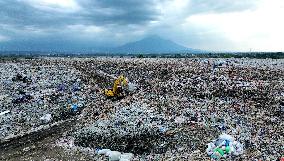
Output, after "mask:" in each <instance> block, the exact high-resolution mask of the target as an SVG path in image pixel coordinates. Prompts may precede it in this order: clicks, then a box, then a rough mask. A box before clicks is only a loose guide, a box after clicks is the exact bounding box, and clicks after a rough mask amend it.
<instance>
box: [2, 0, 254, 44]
mask: <svg viewBox="0 0 284 161" xmlns="http://www.w3.org/2000/svg"><path fill="white" fill-rule="evenodd" d="M39 1H40V0H38V1H37V0H0V7H1V9H0V38H1V39H2V41H1V39H0V50H1V45H2V48H3V47H5V46H6V48H13V47H15V48H19V49H23V48H25V49H27V50H28V49H34V50H35V49H36V50H38V49H41V48H45V49H49V48H50V49H51V48H54V49H60V48H62V49H63V48H69V49H71V48H72V47H74V46H76V48H78V50H79V48H80V47H82V46H85V47H86V48H87V47H88V48H91V47H92V46H95V45H99V46H101V45H102V44H107V45H108V46H110V45H118V44H119V45H120V44H122V43H125V42H127V41H132V40H137V39H141V38H143V37H144V36H146V35H147V34H159V35H161V36H162V37H166V38H168V39H174V40H175V41H177V42H179V43H181V44H182V43H183V42H184V43H186V44H196V46H198V45H199V44H202V42H205V41H204V39H200V36H199V35H198V34H196V33H198V32H199V31H200V27H193V26H192V25H189V26H188V28H186V29H181V26H182V24H183V23H184V22H185V21H186V18H187V17H189V16H191V15H195V14H206V13H227V12H238V11H244V10H253V9H254V8H255V7H256V6H257V5H256V3H258V2H259V0H238V1H233V0H188V3H186V2H187V0H184V1H181V2H180V4H185V5H184V6H182V9H181V10H179V9H178V8H177V9H176V8H175V5H174V3H175V1H174V0H75V2H76V4H78V10H74V11H73V10H72V9H71V10H70V11H69V10H68V11H65V10H64V6H63V7H62V6H61V7H60V6H59V7H58V6H56V5H50V6H48V7H47V8H44V7H43V8H42V6H37V5H35V4H36V3H38V2H39ZM180 4H179V5H180ZM171 5H173V6H171ZM179 5H177V6H179ZM67 8H68V7H67ZM153 22H154V23H153ZM96 27H97V29H98V32H96ZM208 28H210V27H208ZM206 30H207V28H206ZM213 36H215V37H216V39H218V38H220V37H221V35H220V36H218V35H213ZM213 36H212V37H213ZM206 39H207V40H208V39H210V40H212V41H213V40H214V41H215V38H214V39H212V38H210V37H209V38H206ZM221 39H224V40H225V38H223V37H221ZM4 41H6V42H4ZM7 41H9V42H7ZM206 42H207V41H206ZM76 44H77V45H76ZM203 44H204V43H203ZM184 45H185V44H184Z"/></svg>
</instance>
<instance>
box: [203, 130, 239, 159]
mask: <svg viewBox="0 0 284 161" xmlns="http://www.w3.org/2000/svg"><path fill="white" fill-rule="evenodd" d="M206 152H207V154H208V155H210V156H211V158H212V159H221V158H226V157H228V156H230V155H241V154H243V146H242V145H241V143H239V142H237V141H235V140H234V138H233V137H232V136H230V135H227V134H222V135H220V136H219V138H218V139H217V140H213V142H211V143H209V144H208V147H207V149H206Z"/></svg>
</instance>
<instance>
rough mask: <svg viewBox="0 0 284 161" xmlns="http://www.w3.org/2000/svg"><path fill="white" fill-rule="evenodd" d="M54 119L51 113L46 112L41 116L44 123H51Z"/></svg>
mask: <svg viewBox="0 0 284 161" xmlns="http://www.w3.org/2000/svg"><path fill="white" fill-rule="evenodd" d="M51 119H52V116H51V114H45V115H44V116H42V117H40V120H41V121H42V123H45V124H47V123H49V122H50V121H51Z"/></svg>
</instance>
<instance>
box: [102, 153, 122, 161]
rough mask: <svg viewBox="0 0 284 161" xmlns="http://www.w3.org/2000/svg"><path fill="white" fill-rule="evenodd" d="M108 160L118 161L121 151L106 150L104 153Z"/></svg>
mask: <svg viewBox="0 0 284 161" xmlns="http://www.w3.org/2000/svg"><path fill="white" fill-rule="evenodd" d="M106 156H108V160H109V161H119V159H120V156H121V153H120V152H119V151H108V152H107V153H106Z"/></svg>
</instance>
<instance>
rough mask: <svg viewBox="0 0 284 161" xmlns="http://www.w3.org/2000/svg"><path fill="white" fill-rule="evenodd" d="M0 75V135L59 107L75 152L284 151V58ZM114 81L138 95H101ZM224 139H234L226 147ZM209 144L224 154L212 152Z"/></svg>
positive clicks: (234, 154)
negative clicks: (71, 122) (69, 118)
mask: <svg viewBox="0 0 284 161" xmlns="http://www.w3.org/2000/svg"><path fill="white" fill-rule="evenodd" d="M0 73H1V77H0V85H1V86H0V88H1V90H0V103H1V108H0V133H1V134H0V135H1V136H0V138H1V137H2V138H3V137H5V136H8V135H10V134H17V133H19V132H20V131H26V130H28V129H30V128H33V127H36V126H38V125H40V124H45V123H50V122H54V121H56V120H58V119H64V117H63V116H64V115H62V108H63V109H68V110H70V112H71V113H74V114H75V115H74V117H76V118H77V119H76V123H77V124H76V126H75V127H74V128H75V129H76V130H74V132H73V133H71V134H70V137H71V136H73V137H72V138H73V139H75V143H74V144H75V145H76V146H84V147H87V148H89V147H90V148H99V149H111V150H113V151H119V152H120V153H122V154H123V152H125V153H133V154H134V155H135V158H139V159H138V160H209V159H210V158H211V156H213V158H219V157H221V159H226V160H255V159H256V160H277V159H278V158H280V157H283V156H281V155H283V154H284V148H283V145H284V142H283V141H284V138H283V133H284V132H283V129H284V122H283V111H284V110H283V109H284V103H283V102H284V61H283V60H270V59H266V60H255V59H161V58H153V59H133V58H109V57H108V58H104V57H100V58H72V59H67V58H64V59H63V58H44V59H38V60H25V61H18V62H6V63H1V64H0ZM102 73H105V74H102ZM119 75H124V76H126V77H127V78H128V79H129V81H130V82H131V83H133V84H134V85H135V90H134V91H133V94H131V95H128V96H126V97H124V98H123V99H121V100H109V99H107V98H106V97H105V96H104V95H103V93H102V91H103V89H105V88H108V87H109V86H108V85H112V79H110V78H109V76H119ZM131 86H132V84H131ZM82 109H83V110H82ZM58 111H59V112H58ZM60 111H61V112H60ZM78 113H80V115H77V114H78ZM223 133H225V134H228V135H229V136H231V137H232V138H233V139H228V138H227V140H229V147H230V149H229V151H228V150H227V151H226V141H225V142H224V140H226V139H224V138H223V141H221V140H222V138H221V139H220V138H219V136H220V135H221V134H223ZM216 138H218V139H216ZM214 139H216V140H215V141H213V142H212V140H214ZM230 140H231V141H230ZM235 141H237V142H235ZM209 142H212V144H211V145H210V146H211V147H214V146H216V147H218V146H219V145H220V144H221V143H223V144H225V149H223V148H222V145H223V144H221V145H220V146H221V148H220V147H219V148H220V149H218V150H216V151H215V150H213V148H211V151H210V150H209V151H210V153H209V155H208V154H207V152H206V148H207V146H208V145H207V144H208V143H209ZM227 142H228V141H227ZM230 143H231V145H230ZM72 145H73V144H72ZM75 145H74V146H75ZM239 145H242V148H237V146H239ZM209 149H210V148H209ZM215 149H216V148H215ZM227 149H228V148H227ZM236 149H238V150H239V151H238V150H236ZM240 149H242V150H240ZM223 153H224V154H223ZM225 156H226V158H224V157H225ZM135 158H134V160H135ZM97 160H100V159H97Z"/></svg>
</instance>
